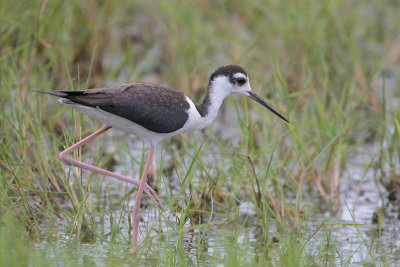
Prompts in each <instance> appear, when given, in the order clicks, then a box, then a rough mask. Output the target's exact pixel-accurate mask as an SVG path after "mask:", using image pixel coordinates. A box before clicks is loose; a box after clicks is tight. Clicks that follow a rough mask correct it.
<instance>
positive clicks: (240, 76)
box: [233, 72, 247, 80]
mask: <svg viewBox="0 0 400 267" xmlns="http://www.w3.org/2000/svg"><path fill="white" fill-rule="evenodd" d="M233 78H235V79H237V78H245V79H246V80H247V76H246V75H244V74H243V73H241V72H237V73H235V74H233Z"/></svg>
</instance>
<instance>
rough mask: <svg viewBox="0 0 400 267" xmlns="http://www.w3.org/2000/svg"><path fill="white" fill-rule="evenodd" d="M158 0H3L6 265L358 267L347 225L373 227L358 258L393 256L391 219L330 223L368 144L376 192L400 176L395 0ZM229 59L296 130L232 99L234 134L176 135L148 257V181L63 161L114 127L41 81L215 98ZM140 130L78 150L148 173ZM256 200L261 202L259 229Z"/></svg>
mask: <svg viewBox="0 0 400 267" xmlns="http://www.w3.org/2000/svg"><path fill="white" fill-rule="evenodd" d="M148 2H149V1H147V2H144V1H97V2H96V1H77V0H73V1H59V0H54V1H46V0H43V1H18V2H16V3H14V2H11V1H1V2H0V105H1V109H0V143H1V146H0V237H1V238H0V251H2V254H1V257H0V263H1V264H0V265H2V266H3V265H4V266H12V265H15V266H21V265H33V266H35V265H40V266H43V265H46V264H47V265H49V266H54V262H57V264H58V265H70V266H74V265H76V264H83V265H87V266H91V265H93V263H100V262H101V263H103V264H108V265H120V264H133V263H141V264H159V265H187V264H192V265H204V264H210V265H215V264H217V263H222V264H226V265H230V266H231V265H245V264H251V265H260V266H265V265H270V266H275V265H281V266H299V265H304V266H310V265H311V266H320V265H329V266H333V265H335V264H338V263H340V264H342V265H345V266H347V265H351V264H352V263H353V261H354V258H353V256H349V255H347V254H346V253H344V252H343V251H341V245H342V243H341V242H342V241H341V239H340V236H338V235H337V234H336V232H335V231H336V230H340V229H344V228H345V227H354V228H353V230H356V232H357V233H359V240H361V241H360V244H359V248H360V249H359V250H356V249H355V250H354V252H353V253H354V255H358V256H357V257H358V258H357V261H361V262H364V263H365V264H378V265H379V264H382V265H390V264H391V263H393V262H395V261H396V258H395V257H393V255H392V250H391V249H392V248H389V247H385V246H383V247H381V246H376V245H375V243H379V239H380V238H382V231H381V230H382V227H384V226H383V225H384V224H383V222H384V221H386V220H388V218H386V217H385V214H384V213H383V212H382V211H380V212H378V215H377V216H378V221H379V224H378V232H379V234H378V236H377V237H375V238H371V239H365V238H364V235H365V233H364V232H363V230H359V228H357V227H358V226H357V222H356V221H355V222H354V225H352V226H344V225H341V224H340V223H337V224H334V225H330V224H326V223H319V222H320V220H318V219H317V218H318V217H319V216H325V218H327V219H331V220H334V218H335V217H334V216H335V215H336V213H337V212H338V211H339V210H340V203H341V204H342V207H343V199H342V196H341V195H340V191H339V186H344V185H346V184H347V183H344V182H343V181H342V178H341V177H342V175H341V170H344V169H347V168H348V167H349V163H351V162H352V159H353V152H354V151H355V150H357V149H358V148H360V147H363V146H365V145H375V146H377V147H378V149H373V150H372V152H371V161H369V162H365V166H364V170H365V173H367V172H368V170H373V172H374V179H375V180H376V182H377V183H376V184H377V185H376V190H382V189H383V187H384V188H385V189H387V190H388V191H393V190H396V189H397V188H398V186H399V174H400V170H399V168H400V166H399V163H398V162H399V157H400V144H399V140H400V112H399V108H398V105H397V106H395V104H394V101H392V99H393V98H396V97H397V99H399V97H400V94H399V91H398V90H397V88H396V86H395V87H394V88H393V86H392V87H391V86H388V84H386V81H390V80H392V81H393V80H394V81H396V80H398V78H399V75H398V70H399V60H400V59H399V58H400V56H399V55H400V42H399V40H400V34H399V31H398V25H399V24H400V17H399V16H398V13H399V11H400V7H399V6H398V4H397V2H396V1H383V2H382V1H368V2H367V1H346V0H339V1H310V0H302V1H288V0H284V1H282V0H268V1H256V0H254V1H246V2H243V1H209V2H206V1H177V0H169V1H159V2H154V3H148ZM230 63H236V64H239V65H241V66H243V67H244V68H245V69H246V71H247V72H248V73H249V75H250V78H251V84H252V88H253V90H254V91H255V92H257V93H258V94H259V95H261V96H262V97H263V98H267V99H268V102H269V103H271V104H272V105H273V106H274V107H275V108H276V109H277V110H279V111H281V112H282V113H283V114H285V115H286V116H287V117H288V118H289V120H290V121H291V123H290V124H289V125H287V124H285V123H283V122H282V121H280V120H279V119H278V118H276V117H275V116H273V115H272V114H271V113H269V112H268V111H265V110H263V109H262V107H260V106H258V105H257V104H255V103H251V102H249V101H247V100H246V99H245V98H243V97H241V98H240V97H230V98H228V99H226V101H225V103H224V106H223V110H221V117H220V118H219V120H220V122H223V123H226V124H227V125H230V126H229V127H225V126H224V127H222V128H218V127H217V126H216V125H215V124H214V125H213V126H212V127H210V128H208V129H206V130H204V131H201V132H197V133H189V134H184V135H182V136H179V137H177V138H173V139H171V140H166V141H164V142H163V143H162V145H160V146H158V148H157V150H156V153H157V154H158V158H160V159H161V160H159V161H157V173H158V174H157V177H158V178H160V177H163V179H156V180H155V186H157V187H158V188H159V189H160V190H161V192H162V194H161V198H162V201H163V204H164V208H163V210H161V211H157V212H156V210H155V208H154V207H153V206H152V205H151V204H149V205H146V209H144V210H143V217H145V218H147V217H148V216H152V217H151V218H152V219H150V220H145V222H144V223H143V224H141V231H142V236H141V238H142V239H143V237H144V236H147V238H146V240H145V241H144V243H143V244H142V246H141V247H140V250H139V251H138V252H137V253H136V254H134V255H132V254H131V253H129V249H130V244H131V236H130V232H129V229H130V225H129V222H128V220H127V218H128V215H127V210H128V207H129V204H128V202H129V201H130V200H131V199H133V197H134V194H135V188H134V189H132V187H130V186H127V185H124V184H117V185H115V184H110V183H108V182H107V180H108V179H110V178H108V177H100V176H97V175H93V174H90V173H87V172H83V173H80V172H78V170H76V169H72V168H66V167H65V166H64V165H63V164H62V163H61V162H60V161H59V160H58V153H59V151H61V150H62V149H63V148H65V147H67V146H69V145H71V144H72V143H74V140H75V138H80V137H84V136H86V135H88V134H89V133H91V132H93V131H94V130H95V129H97V128H99V127H100V124H99V123H98V122H95V121H93V120H91V119H89V118H88V117H86V116H82V115H78V114H77V113H76V112H75V111H71V110H70V109H69V108H68V107H64V106H60V105H59V104H58V103H57V101H56V99H54V98H51V97H48V96H44V95H39V94H37V93H34V92H33V91H34V90H57V89H64V90H68V89H71V90H79V89H87V88H92V87H104V86H111V85H115V84H122V83H127V82H133V81H139V80H146V81H151V82H155V83H162V84H167V85H169V86H171V87H173V88H177V89H180V90H184V91H185V92H187V93H188V94H189V95H191V96H193V98H194V99H196V100H201V97H202V94H203V93H204V89H205V86H206V83H207V79H208V75H209V74H210V72H211V71H213V70H214V69H215V68H217V67H218V66H220V65H224V64H230ZM231 127H232V128H231ZM234 129H235V130H234ZM115 131H116V130H115ZM230 131H236V132H234V133H233V134H232V136H233V137H232V136H229V132H230ZM226 134H228V137H225V138H223V136H224V135H226ZM132 140H135V139H134V138H133V137H131V136H127V135H123V134H121V133H115V134H108V135H107V136H106V137H100V138H99V139H98V140H96V141H95V142H93V144H90V145H88V146H87V148H86V151H83V152H82V153H81V155H76V156H77V157H82V158H83V159H85V160H87V161H90V162H92V163H96V164H98V165H100V166H102V167H104V168H107V169H113V168H114V167H120V168H118V171H120V172H125V173H124V174H127V175H131V176H138V173H139V171H140V169H139V166H140V165H141V163H142V162H143V160H144V159H143V156H141V157H140V156H139V157H138V156H137V155H139V154H138V153H135V152H134V151H133V149H134V148H135V149H136V148H137V147H138V146H135V145H132ZM107 146H111V147H112V149H111V150H110V149H106V148H107ZM139 152H140V151H139ZM143 152H145V151H143ZM97 154H99V155H100V156H96V155H97ZM160 155H161V156H160ZM121 170H122V171H121ZM118 186H119V187H118ZM382 186H383V187H382ZM348 190H352V189H348ZM359 193H360V192H359V190H358V191H357V192H354V194H359ZM385 197H386V196H385V195H384V194H383V195H382V200H379V199H376V200H373V201H382V203H383V201H384V200H385V199H384V198H385ZM245 202H246V203H252V204H253V207H254V210H255V215H254V216H251V217H249V218H248V219H247V220H248V221H247V223H244V220H246V218H244V217H243V216H242V214H239V209H240V206H241V204H242V203H245ZM146 203H149V202H146ZM129 208H131V207H129ZM326 211H329V214H330V215H331V216H332V217H330V218H329V216H326ZM322 214H323V215H322ZM153 229H154V230H153ZM384 234H385V232H384V231H383V236H384ZM362 249H367V251H368V253H361V252H360V251H363V250H362ZM394 251H395V249H394ZM69 253H73V255H74V257H69V256H67V255H69ZM359 255H361V256H359ZM376 255H379V257H376ZM397 260H398V259H397Z"/></svg>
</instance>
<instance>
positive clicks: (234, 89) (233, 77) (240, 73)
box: [208, 65, 289, 122]
mask: <svg viewBox="0 0 400 267" xmlns="http://www.w3.org/2000/svg"><path fill="white" fill-rule="evenodd" d="M208 87H209V88H210V87H214V88H215V90H217V91H219V92H218V93H221V94H226V95H229V94H239V95H245V96H248V97H250V98H251V99H253V100H255V101H256V102H258V103H260V104H261V105H262V106H264V107H265V108H267V109H269V110H270V111H271V112H272V113H274V114H275V115H277V116H278V117H279V118H281V119H282V120H284V121H286V122H289V121H288V120H287V119H286V118H285V117H284V116H283V115H281V114H280V113H279V112H278V111H276V110H275V109H274V108H273V107H271V106H270V105H269V104H267V103H266V102H265V101H264V100H263V99H262V98H261V97H259V96H258V95H257V94H256V93H254V92H253V91H252V89H251V86H250V79H249V76H248V75H247V73H246V71H245V70H244V69H243V68H242V67H240V66H238V65H228V66H223V67H219V68H218V69H217V70H215V71H214V72H213V73H212V74H211V76H210V81H209V83H208Z"/></svg>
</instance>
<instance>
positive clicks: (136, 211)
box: [132, 144, 154, 251]
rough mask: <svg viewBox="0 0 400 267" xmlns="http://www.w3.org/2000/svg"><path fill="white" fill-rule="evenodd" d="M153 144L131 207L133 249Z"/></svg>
mask: <svg viewBox="0 0 400 267" xmlns="http://www.w3.org/2000/svg"><path fill="white" fill-rule="evenodd" d="M153 152H154V145H153V144H151V146H150V150H149V154H148V155H147V159H146V164H145V165H144V169H143V172H142V177H141V179H140V185H139V189H138V192H137V195H136V200H135V205H134V206H133V209H132V221H133V251H135V250H136V249H137V241H138V231H139V220H140V202H141V201H142V194H143V189H144V187H145V186H146V185H147V174H148V172H149V167H150V163H151V160H152V158H153Z"/></svg>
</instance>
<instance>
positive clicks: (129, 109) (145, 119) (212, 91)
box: [40, 65, 289, 250]
mask: <svg viewBox="0 0 400 267" xmlns="http://www.w3.org/2000/svg"><path fill="white" fill-rule="evenodd" d="M40 93H45V94H50V95H55V96H58V97H59V102H60V103H61V104H66V105H69V106H71V107H73V108H76V109H77V110H79V111H81V112H82V113H84V114H87V115H89V116H90V117H92V118H94V119H97V120H99V121H101V122H102V123H104V124H106V125H107V126H105V127H103V128H101V129H100V130H98V131H96V132H94V133H93V134H91V135H90V136H88V137H86V138H84V139H82V140H81V141H80V142H78V143H76V144H74V145H73V146H71V147H69V148H67V149H66V150H64V151H62V152H61V153H60V155H59V156H60V159H61V160H62V161H63V162H64V163H65V164H68V165H73V166H76V167H79V168H82V169H86V170H89V171H94V172H98V173H101V174H104V175H108V176H112V177H115V178H117V179H120V180H123V181H126V182H129V183H132V184H135V185H138V186H139V189H138V193H137V195H136V201H135V204H134V207H133V213H132V217H133V248H134V250H136V248H137V236H138V226H139V219H140V202H141V199H142V194H143V190H145V192H146V193H147V194H149V195H150V197H151V198H152V199H153V201H154V202H155V203H156V204H157V205H158V206H161V203H160V200H159V198H158V196H157V194H156V192H155V191H154V190H153V189H152V188H151V187H150V186H148V185H147V173H148V171H149V166H150V160H151V158H152V156H153V152H154V146H155V145H156V143H157V142H158V141H160V140H162V139H165V138H168V137H171V136H174V135H177V134H180V133H183V132H189V131H195V130H200V129H203V128H204V127H207V126H208V125H210V124H211V122H212V121H213V120H214V119H215V117H216V116H217V113H218V110H219V108H220V106H221V104H222V101H223V100H224V99H225V97H227V96H228V95H230V94H240V95H245V96H248V97H250V98H251V99H253V100H255V101H257V102H258V103H260V104H261V105H263V106H264V107H266V108H267V109H269V110H270V111H272V112H273V113H274V114H276V115H277V116H278V117H280V118H281V119H283V120H284V121H286V122H289V121H288V120H287V119H286V118H285V117H284V116H282V115H281V114H280V113H279V112H277V111H276V110H275V109H273V108H272V107H271V106H270V105H268V104H267V103H266V102H265V101H264V100H263V99H261V98H260V97H259V96H258V95H256V94H255V93H254V92H253V91H252V90H251V86H250V81H249V77H248V75H247V73H246V72H245V70H244V69H243V68H242V67H240V66H237V65H229V66H223V67H220V68H218V69H217V70H216V71H214V72H213V73H212V74H211V76H210V79H209V81H208V86H207V92H206V95H205V98H204V100H203V102H202V103H201V104H199V105H196V104H195V103H194V102H193V100H192V99H190V98H189V97H188V96H187V95H186V94H185V93H183V92H180V91H177V90H174V89H170V88H167V87H164V86H160V85H156V84H151V83H142V82H137V83H131V84H125V85H121V86H116V87H106V88H98V89H89V90H85V91H53V92H40ZM112 127H115V128H118V129H120V130H122V131H125V132H128V133H131V134H134V135H137V136H139V137H141V138H143V139H145V140H148V141H150V144H151V145H150V150H149V153H148V156H147V159H146V163H145V166H144V168H143V172H142V175H141V180H137V179H133V178H130V177H126V176H122V175H119V174H116V173H113V172H110V171H107V170H104V169H101V168H98V167H95V166H92V165H89V164H86V163H83V162H80V161H77V160H75V159H72V158H69V157H68V154H69V153H71V152H72V151H74V150H76V149H78V148H80V147H81V146H83V145H85V144H86V143H88V142H90V141H91V140H93V139H94V138H96V137H97V136H99V135H100V134H102V133H104V132H105V131H107V130H109V129H110V128H112Z"/></svg>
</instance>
